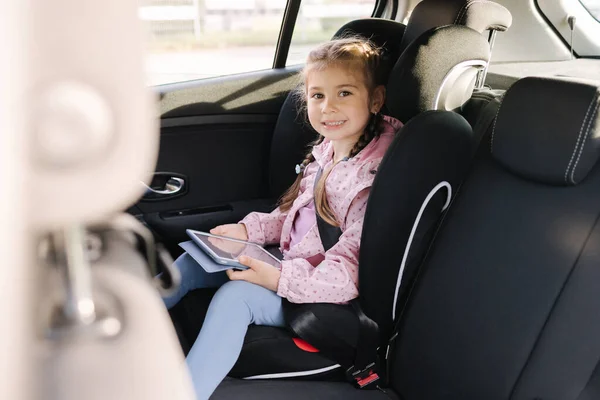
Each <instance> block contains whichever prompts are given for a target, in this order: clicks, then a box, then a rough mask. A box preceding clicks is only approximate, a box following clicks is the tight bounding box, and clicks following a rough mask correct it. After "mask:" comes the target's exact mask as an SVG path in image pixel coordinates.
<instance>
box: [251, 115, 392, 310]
mask: <svg viewBox="0 0 600 400" xmlns="http://www.w3.org/2000/svg"><path fill="white" fill-rule="evenodd" d="M383 124H384V130H383V132H382V133H381V135H379V136H378V137H377V138H375V139H373V140H372V141H371V143H369V144H368V145H367V146H366V147H365V148H364V149H363V150H362V151H361V152H360V153H358V154H357V155H356V156H354V157H353V158H351V159H349V160H348V161H345V162H340V163H338V164H337V165H336V166H335V167H334V168H333V170H332V171H331V173H330V174H329V176H328V177H327V181H326V182H325V185H326V186H325V190H326V193H327V200H328V201H329V204H330V206H331V208H332V211H333V212H334V214H335V216H336V217H337V218H336V219H337V221H338V222H340V223H341V226H340V228H341V230H342V235H341V236H340V239H339V241H338V243H336V244H335V245H334V246H333V247H332V248H331V249H329V251H327V252H325V250H324V249H323V244H322V243H321V238H320V236H319V229H318V227H317V225H316V224H315V225H314V226H313V227H312V228H310V230H309V231H308V232H307V233H306V235H305V236H304V237H303V238H302V240H301V241H300V242H298V243H296V244H294V246H292V247H291V248H290V239H291V234H290V232H291V230H292V226H293V224H294V220H295V218H296V214H297V212H298V210H299V209H300V208H302V207H304V206H305V205H307V204H308V203H309V202H311V201H313V185H314V180H315V175H316V173H317V171H318V169H319V167H323V169H326V168H327V167H328V166H329V165H330V164H331V163H332V161H333V146H332V144H331V143H330V142H329V140H327V139H326V140H325V141H323V142H322V143H321V144H319V145H318V146H315V147H314V148H313V151H312V153H313V155H314V156H315V161H314V162H312V163H311V164H309V165H308V166H307V168H306V169H305V170H304V177H303V179H302V182H301V184H300V192H299V194H298V197H297V198H296V200H295V201H294V203H293V205H292V208H291V209H290V210H288V211H287V212H282V211H281V210H280V209H279V207H278V208H276V209H275V210H274V211H273V212H271V213H269V214H266V213H258V212H253V213H250V214H248V215H247V216H246V217H245V218H244V219H243V220H242V221H240V223H243V224H244V225H245V226H246V229H247V231H248V239H249V240H250V241H251V242H255V243H259V244H261V245H267V244H276V243H279V244H280V249H281V251H282V253H283V256H284V260H283V261H282V263H281V278H280V279H279V287H278V290H277V294H278V295H279V296H281V297H285V298H287V299H288V300H289V301H290V302H292V303H345V302H348V301H350V300H352V299H354V298H356V297H358V250H359V247H360V238H361V233H362V226H363V219H364V214H365V208H366V205H367V198H368V196H369V189H370V187H371V185H372V184H373V179H374V178H375V173H376V171H377V168H378V167H379V163H380V162H381V159H382V158H383V155H384V154H385V152H386V150H387V148H388V147H389V145H390V143H391V142H392V140H393V138H394V134H395V133H396V132H397V131H398V130H399V129H400V128H401V127H402V123H401V122H400V121H398V120H396V119H394V118H391V117H384V122H383Z"/></svg>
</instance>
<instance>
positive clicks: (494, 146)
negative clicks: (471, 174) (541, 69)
mask: <svg viewBox="0 0 600 400" xmlns="http://www.w3.org/2000/svg"><path fill="white" fill-rule="evenodd" d="M599 97H600V89H599V88H598V86H597V84H594V83H588V82H585V81H576V80H566V79H560V80H559V79H555V78H534V77H530V78H523V79H521V80H519V81H517V82H516V83H515V84H514V85H513V86H512V87H511V88H510V89H509V90H508V91H507V93H506V95H505V98H504V100H503V102H502V105H501V106H500V108H499V110H498V116H497V118H496V121H495V123H494V127H493V130H492V135H491V138H490V149H491V152H492V156H493V157H494V158H495V159H496V160H497V161H498V162H499V163H500V164H501V165H503V166H504V167H505V168H507V169H508V170H509V171H511V172H513V173H514V174H516V175H519V176H521V177H523V178H526V179H529V180H533V181H537V182H541V183H545V184H551V185H561V186H572V185H576V184H578V183H580V182H581V181H582V180H583V179H584V178H585V177H586V175H587V174H588V173H589V172H590V170H591V169H592V168H593V167H594V165H596V163H597V161H598V158H599V157H600V114H599V112H598V110H599V109H600V98H599Z"/></svg>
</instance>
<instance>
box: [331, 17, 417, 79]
mask: <svg viewBox="0 0 600 400" xmlns="http://www.w3.org/2000/svg"><path fill="white" fill-rule="evenodd" d="M405 29H406V26H405V25H404V24H401V23H399V22H396V21H391V20H388V19H381V18H363V19H356V20H354V21H350V22H348V23H347V24H345V25H343V26H342V27H341V28H340V29H339V30H338V31H337V32H336V33H335V35H333V37H334V38H340V37H346V36H350V35H359V36H362V37H364V38H367V39H369V40H370V41H371V42H373V44H375V45H376V46H378V47H380V48H381V49H382V54H381V60H382V61H381V73H380V74H378V75H380V76H382V77H383V78H384V82H381V84H383V85H385V83H386V81H387V78H388V76H389V73H390V70H391V69H392V67H393V66H394V64H395V63H396V61H397V60H398V57H400V42H401V40H402V36H403V35H404V31H405Z"/></svg>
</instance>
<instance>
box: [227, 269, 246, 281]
mask: <svg viewBox="0 0 600 400" xmlns="http://www.w3.org/2000/svg"><path fill="white" fill-rule="evenodd" d="M225 272H226V274H227V276H228V277H229V279H231V280H232V281H239V280H246V279H245V278H246V275H245V272H248V271H236V270H234V269H228V270H227V271H225Z"/></svg>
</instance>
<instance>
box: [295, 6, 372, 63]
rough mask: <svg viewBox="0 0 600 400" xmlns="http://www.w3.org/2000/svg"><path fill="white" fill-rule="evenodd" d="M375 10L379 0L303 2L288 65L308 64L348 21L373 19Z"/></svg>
mask: <svg viewBox="0 0 600 400" xmlns="http://www.w3.org/2000/svg"><path fill="white" fill-rule="evenodd" d="M374 8H375V0H303V1H302V3H301V4H300V10H299V11H298V18H297V20H296V25H295V26H294V34H293V36H292V42H291V45H290V51H289V54H288V58H287V62H286V65H294V64H302V63H304V62H305V60H306V56H307V55H308V52H309V51H310V50H311V49H312V48H313V47H314V46H315V45H316V44H318V43H322V42H325V41H327V40H329V39H331V37H332V36H333V34H334V33H335V32H336V31H337V30H338V29H339V28H341V27H342V25H344V24H345V23H346V22H349V21H352V20H354V19H358V18H368V17H370V16H371V14H372V13H373V10H374Z"/></svg>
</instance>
